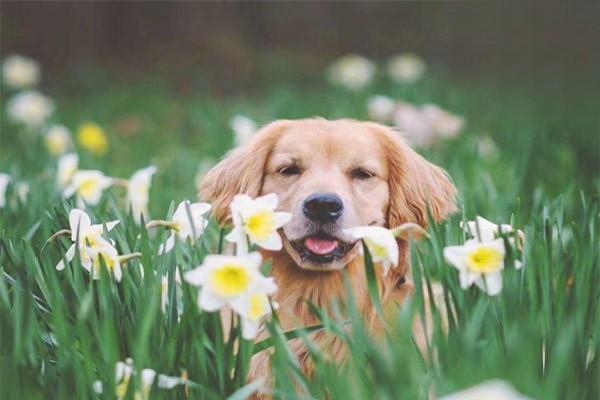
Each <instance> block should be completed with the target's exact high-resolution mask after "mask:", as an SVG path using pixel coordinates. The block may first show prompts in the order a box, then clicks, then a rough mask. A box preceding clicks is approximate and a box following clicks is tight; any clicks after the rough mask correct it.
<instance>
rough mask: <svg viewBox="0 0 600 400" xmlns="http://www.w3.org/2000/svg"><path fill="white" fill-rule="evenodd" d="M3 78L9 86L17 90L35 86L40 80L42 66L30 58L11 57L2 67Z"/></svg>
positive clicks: (6, 59) (7, 58) (8, 57)
mask: <svg viewBox="0 0 600 400" xmlns="http://www.w3.org/2000/svg"><path fill="white" fill-rule="evenodd" d="M2 78H3V80H4V83H5V84H6V85H7V86H10V87H13V88H15V89H21V88H24V87H28V86H33V85H35V84H36V83H38V81H39V80H40V66H39V64H38V63H37V62H35V61H33V60H32V59H30V58H27V57H23V56H20V55H16V54H13V55H9V56H7V57H6V58H5V59H4V63H3V65H2Z"/></svg>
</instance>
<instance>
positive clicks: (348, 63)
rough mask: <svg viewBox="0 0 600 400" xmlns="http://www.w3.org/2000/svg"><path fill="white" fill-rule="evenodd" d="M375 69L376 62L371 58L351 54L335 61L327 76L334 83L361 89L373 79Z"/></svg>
mask: <svg viewBox="0 0 600 400" xmlns="http://www.w3.org/2000/svg"><path fill="white" fill-rule="evenodd" d="M375 71H376V67H375V64H374V63H373V62H371V61H370V60H369V59H367V58H365V57H362V56H359V55H355V54H349V55H346V56H343V57H341V58H339V59H338V60H336V61H334V62H333V63H332V64H331V65H330V66H329V68H328V70H327V76H328V78H329V80H330V81H331V82H332V83H333V84H334V85H337V86H341V87H344V88H346V89H350V90H360V89H363V88H364V87H366V86H367V85H368V84H369V83H370V82H371V81H372V80H373V77H374V76H375Z"/></svg>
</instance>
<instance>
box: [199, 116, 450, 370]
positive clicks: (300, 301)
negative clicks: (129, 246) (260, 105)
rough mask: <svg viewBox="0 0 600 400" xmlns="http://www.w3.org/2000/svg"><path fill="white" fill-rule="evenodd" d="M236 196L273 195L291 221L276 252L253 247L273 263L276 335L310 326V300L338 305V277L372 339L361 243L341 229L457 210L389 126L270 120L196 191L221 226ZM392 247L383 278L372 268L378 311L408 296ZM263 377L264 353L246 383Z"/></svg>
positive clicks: (404, 268) (440, 174) (332, 349)
mask: <svg viewBox="0 0 600 400" xmlns="http://www.w3.org/2000/svg"><path fill="white" fill-rule="evenodd" d="M238 193H243V194H247V195H249V196H252V197H257V196H260V195H263V194H267V193H276V194H277V196H278V198H279V206H278V207H279V208H280V210H282V211H287V212H290V213H292V215H293V217H292V219H291V221H290V222H289V223H287V224H286V225H285V226H284V227H283V228H282V229H281V230H280V235H281V237H282V241H283V249H282V250H281V251H279V252H271V251H265V250H261V252H262V254H263V256H264V257H265V258H266V259H267V258H270V259H272V267H271V274H272V276H273V277H274V279H275V282H276V283H277V285H278V287H279V289H278V291H277V293H276V294H275V295H274V300H275V301H276V302H277V303H278V304H279V309H278V315H279V319H280V323H281V325H282V328H283V329H284V330H288V329H294V328H298V327H304V326H310V325H315V324H317V323H318V322H319V321H318V319H317V317H316V316H315V315H313V313H312V312H311V309H310V306H309V304H308V303H309V302H310V303H312V304H314V305H316V306H318V307H323V308H326V309H327V308H329V307H331V305H332V302H334V301H336V302H340V303H343V300H344V297H345V296H346V290H345V286H344V282H343V274H342V270H345V271H346V272H347V275H348V277H349V281H350V283H351V286H352V290H353V294H354V297H355V302H356V306H357V307H358V309H359V311H360V312H361V315H363V316H364V318H365V323H366V324H367V326H368V327H369V329H371V330H372V332H373V334H377V333H378V332H380V331H381V330H382V324H381V322H380V321H379V318H377V317H376V313H375V310H374V307H373V305H372V304H371V300H370V297H369V293H368V287H367V278H366V272H365V266H364V263H363V258H362V256H361V255H360V242H357V241H356V240H354V239H351V238H349V237H348V236H347V235H345V234H344V233H343V230H344V229H347V228H351V227H354V226H366V225H375V226H383V227H387V228H394V227H397V226H399V225H401V224H403V223H407V222H412V223H416V224H418V225H420V226H421V227H423V228H425V227H426V225H427V221H428V215H429V214H428V213H430V215H431V216H432V217H433V219H434V220H435V221H441V220H443V219H445V218H446V217H448V216H449V215H450V214H451V213H453V212H454V211H455V210H456V200H455V198H456V188H455V187H454V185H453V184H452V182H451V180H450V178H449V177H448V175H447V174H446V173H445V172H444V171H443V170H442V169H441V168H439V167H437V166H435V165H433V164H431V163H430V162H428V161H427V160H425V159H424V158H423V157H421V156H420V155H419V154H417V153H416V152H415V151H414V150H413V149H412V148H411V147H410V146H409V145H408V144H407V143H406V142H405V141H404V140H403V139H402V137H401V136H400V135H399V134H398V133H397V132H394V131H393V130H392V129H391V128H389V127H386V126H383V125H380V124H377V123H373V122H361V121H357V120H351V119H340V120H326V119H323V118H309V119H299V120H278V121H275V122H272V123H270V124H268V125H266V126H265V127H263V128H262V129H261V130H259V131H258V132H257V133H256V134H255V136H254V137H253V138H252V140H251V141H250V142H249V143H247V144H245V145H243V146H241V147H238V148H236V149H234V150H232V151H231V152H230V153H228V154H227V155H226V156H225V157H224V158H223V159H222V160H221V161H220V162H219V163H218V164H217V165H216V166H215V167H214V168H213V169H212V170H210V171H209V172H208V174H207V175H206V176H205V178H204V179H203V181H202V183H201V187H200V197H201V198H202V199H204V200H207V201H210V202H211V203H212V204H213V215H214V216H215V218H216V219H217V221H218V222H219V223H222V224H223V223H227V221H228V219H229V218H230V215H229V204H230V203H231V201H232V199H233V197H234V196H235V195H236V194H238ZM397 241H398V245H399V249H400V258H399V263H398V265H397V266H395V268H391V269H390V271H389V272H388V273H387V275H385V276H383V275H382V273H381V271H382V268H378V267H377V266H375V270H376V279H377V282H378V285H379V289H380V290H379V292H380V296H381V302H382V304H383V305H384V307H385V306H386V305H388V304H392V303H397V304H402V302H404V301H405V299H406V298H407V296H409V295H410V293H411V292H412V284H411V282H410V277H409V262H410V261H409V260H410V257H409V246H408V241H407V240H406V238H404V239H402V238H400V239H398V240H397ZM265 335H266V334H265V333H264V332H263V333H262V337H264V336H265ZM312 338H313V339H314V340H315V342H316V343H317V344H318V345H319V346H321V348H322V349H323V351H324V352H325V353H326V354H328V355H329V357H330V358H331V359H332V360H334V361H341V360H342V359H343V355H344V346H343V344H342V343H341V340H339V339H338V338H336V337H333V336H332V335H328V334H327V333H325V332H323V331H319V332H317V333H313V334H312ZM290 347H291V349H292V351H293V352H294V354H295V355H296V357H297V358H298V362H299V364H300V366H301V367H302V369H303V370H304V371H305V372H306V373H308V374H310V373H311V369H312V364H311V361H310V356H309V354H308V351H307V349H306V348H305V347H304V345H303V343H302V341H301V340H299V339H295V340H292V341H290ZM269 376H270V371H269V354H267V353H266V352H262V353H259V354H257V355H255V356H254V358H253V360H252V364H251V367H250V379H256V378H267V379H268V377H269Z"/></svg>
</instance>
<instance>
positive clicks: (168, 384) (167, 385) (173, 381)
mask: <svg viewBox="0 0 600 400" xmlns="http://www.w3.org/2000/svg"><path fill="white" fill-rule="evenodd" d="M182 383H184V382H183V381H182V379H181V378H180V377H178V376H167V375H163V374H159V375H158V383H157V385H158V387H159V388H161V389H173V388H174V387H175V386H177V385H179V384H182Z"/></svg>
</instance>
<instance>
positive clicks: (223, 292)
mask: <svg viewBox="0 0 600 400" xmlns="http://www.w3.org/2000/svg"><path fill="white" fill-rule="evenodd" d="M211 281H212V285H213V288H214V290H215V291H216V292H217V294H218V295H219V296H223V297H232V296H237V295H239V294H241V293H243V292H244V290H246V289H247V288H248V286H249V285H250V274H249V273H248V271H247V270H246V268H245V267H244V266H243V265H238V264H225V265H223V266H222V267H219V268H217V269H215V271H214V272H213V274H212V279H211Z"/></svg>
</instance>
